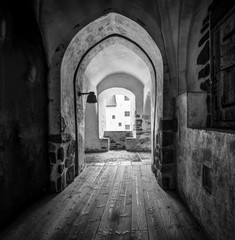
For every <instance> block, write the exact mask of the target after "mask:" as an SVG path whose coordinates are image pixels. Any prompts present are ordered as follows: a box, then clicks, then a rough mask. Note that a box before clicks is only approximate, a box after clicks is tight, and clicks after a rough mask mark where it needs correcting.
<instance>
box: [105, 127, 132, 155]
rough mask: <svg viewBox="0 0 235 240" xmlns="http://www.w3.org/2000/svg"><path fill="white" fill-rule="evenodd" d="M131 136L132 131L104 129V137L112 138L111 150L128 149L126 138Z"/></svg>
mask: <svg viewBox="0 0 235 240" xmlns="http://www.w3.org/2000/svg"><path fill="white" fill-rule="evenodd" d="M131 136H132V132H131V131H104V137H105V138H109V139H110V150H122V149H126V145H125V140H126V138H127V137H131Z"/></svg>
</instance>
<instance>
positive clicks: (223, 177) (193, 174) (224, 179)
mask: <svg viewBox="0 0 235 240" xmlns="http://www.w3.org/2000/svg"><path fill="white" fill-rule="evenodd" d="M187 102H188V101H187V94H182V95H180V96H179V97H177V100H176V115H177V118H178V130H177V133H176V137H175V138H176V139H175V140H176V141H175V143H176V145H175V149H176V179H177V189H178V192H179V194H180V196H181V197H182V198H183V200H184V201H185V203H186V204H187V205H188V207H189V209H190V210H191V212H192V213H193V214H194V216H195V217H196V219H197V220H198V222H199V223H200V224H201V225H202V226H203V227H204V229H205V231H206V233H207V235H208V236H213V240H219V239H220V240H232V239H234V236H235V228H234V222H235V208H234V204H235V201H234V199H235V188H234V182H235V177H234V176H235V165H234V159H235V132H234V131H233V132H231V131H230V132H229V131H219V130H215V129H214V130H213V129H192V128H188V127H187V125H188V123H187V122H188V113H187V109H188V106H187ZM204 169H206V170H207V172H205V171H204ZM203 172H204V173H203Z"/></svg>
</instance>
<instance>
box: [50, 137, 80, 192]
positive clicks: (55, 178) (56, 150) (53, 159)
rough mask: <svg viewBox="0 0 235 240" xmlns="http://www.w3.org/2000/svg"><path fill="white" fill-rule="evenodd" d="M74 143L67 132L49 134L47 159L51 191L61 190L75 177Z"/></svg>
mask: <svg viewBox="0 0 235 240" xmlns="http://www.w3.org/2000/svg"><path fill="white" fill-rule="evenodd" d="M75 144H76V143H75V141H74V140H72V139H71V136H70V135H68V134H63V135H54V136H50V139H49V161H50V174H51V177H50V185H51V191H52V192H61V191H62V190H63V189H64V188H65V187H66V186H67V185H68V184H70V183H71V182H72V181H73V180H74V178H75Z"/></svg>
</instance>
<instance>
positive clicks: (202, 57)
mask: <svg viewBox="0 0 235 240" xmlns="http://www.w3.org/2000/svg"><path fill="white" fill-rule="evenodd" d="M209 51H210V46H209V41H208V42H207V43H206V44H205V46H204V47H203V49H202V50H201V52H200V54H199V56H198V58H197V64H198V65H204V64H206V63H207V62H208V61H209V59H210V54H209Z"/></svg>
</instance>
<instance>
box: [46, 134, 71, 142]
mask: <svg viewBox="0 0 235 240" xmlns="http://www.w3.org/2000/svg"><path fill="white" fill-rule="evenodd" d="M69 141H71V135H70V134H68V133H63V134H54V135H53V134H51V135H49V142H52V143H67V142H69Z"/></svg>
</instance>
